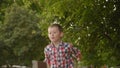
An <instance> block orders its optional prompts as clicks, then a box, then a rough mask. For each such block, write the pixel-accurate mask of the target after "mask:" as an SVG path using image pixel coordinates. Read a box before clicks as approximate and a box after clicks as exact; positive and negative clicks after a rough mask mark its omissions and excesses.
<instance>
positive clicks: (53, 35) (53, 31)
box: [48, 26, 63, 43]
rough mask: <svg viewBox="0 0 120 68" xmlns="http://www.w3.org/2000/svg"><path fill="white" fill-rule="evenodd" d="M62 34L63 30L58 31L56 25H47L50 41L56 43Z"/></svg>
mask: <svg viewBox="0 0 120 68" xmlns="http://www.w3.org/2000/svg"><path fill="white" fill-rule="evenodd" d="M62 36H63V32H60V31H59V29H58V27H55V26H54V27H49V28H48V37H49V39H50V41H51V42H53V43H56V42H59V41H61V37H62Z"/></svg>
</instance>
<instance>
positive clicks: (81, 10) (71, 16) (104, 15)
mask: <svg viewBox="0 0 120 68" xmlns="http://www.w3.org/2000/svg"><path fill="white" fill-rule="evenodd" d="M119 4H120V1H118V0H114V1H108V0H100V1H99V0H98V1H94V0H93V1H92V0H85V1H84V0H76V1H74V0H63V1H59V0H58V1H54V0H53V1H52V2H49V4H47V5H48V6H47V7H46V8H45V9H43V10H44V11H43V13H42V15H41V18H42V21H41V22H40V24H41V25H42V26H45V25H46V26H48V25H49V24H51V23H53V22H57V23H60V24H61V25H62V26H63V27H64V29H65V30H64V31H65V37H64V40H66V41H69V42H72V43H73V44H74V45H76V46H77V47H78V48H80V49H81V51H82V54H83V60H82V62H83V63H84V64H86V65H90V64H93V65H95V66H96V67H99V66H101V65H104V64H107V65H118V64H120V62H119V61H118V60H119V59H120V58H119V57H120V55H119V54H118V53H119V52H120V51H119V48H120V47H119V45H120V43H119V42H120V41H119V40H120V39H119V37H120V35H119V34H120V24H119V21H120V20H119V19H120V15H119V12H120V10H119V8H120V5H119ZM42 26H41V27H42ZM44 30H47V28H46V27H43V31H44ZM43 33H44V34H45V32H43ZM68 37H69V38H68ZM108 59H109V60H108Z"/></svg>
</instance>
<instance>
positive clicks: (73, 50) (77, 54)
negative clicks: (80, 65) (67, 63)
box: [70, 44, 82, 61]
mask: <svg viewBox="0 0 120 68" xmlns="http://www.w3.org/2000/svg"><path fill="white" fill-rule="evenodd" d="M70 49H71V53H72V54H73V56H75V58H76V59H77V61H80V60H81V58H82V55H81V52H80V50H79V49H77V48H76V47H73V45H72V44H70Z"/></svg>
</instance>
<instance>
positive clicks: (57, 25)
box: [49, 24, 63, 32]
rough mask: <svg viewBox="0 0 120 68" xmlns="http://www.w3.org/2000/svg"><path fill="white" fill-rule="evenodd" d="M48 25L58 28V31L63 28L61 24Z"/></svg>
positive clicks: (61, 30)
mask: <svg viewBox="0 0 120 68" xmlns="http://www.w3.org/2000/svg"><path fill="white" fill-rule="evenodd" d="M49 27H58V30H59V31H60V32H63V28H62V26H61V25H60V24H52V25H50V26H49Z"/></svg>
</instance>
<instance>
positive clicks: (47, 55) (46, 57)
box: [44, 48, 50, 65]
mask: <svg viewBox="0 0 120 68" xmlns="http://www.w3.org/2000/svg"><path fill="white" fill-rule="evenodd" d="M44 54H45V59H44V62H46V63H47V64H48V65H50V57H49V51H48V50H47V48H45V49H44Z"/></svg>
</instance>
